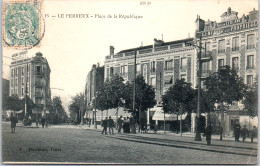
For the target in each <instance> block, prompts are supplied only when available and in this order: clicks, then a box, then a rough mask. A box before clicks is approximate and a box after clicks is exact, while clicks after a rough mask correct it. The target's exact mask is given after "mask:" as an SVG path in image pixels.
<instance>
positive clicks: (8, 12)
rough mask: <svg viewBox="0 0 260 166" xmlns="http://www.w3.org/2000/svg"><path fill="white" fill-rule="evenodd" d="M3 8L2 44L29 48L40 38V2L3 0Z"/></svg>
mask: <svg viewBox="0 0 260 166" xmlns="http://www.w3.org/2000/svg"><path fill="white" fill-rule="evenodd" d="M3 5H4V10H3V45H4V46H7V47H22V48H30V47H34V46H38V45H39V43H40V40H41V38H42V33H41V30H42V29H41V16H40V14H41V13H40V2H34V3H29V2H23V1H21V2H18V1H16V2H5V3H4V4H3Z"/></svg>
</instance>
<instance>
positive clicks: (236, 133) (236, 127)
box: [234, 121, 241, 141]
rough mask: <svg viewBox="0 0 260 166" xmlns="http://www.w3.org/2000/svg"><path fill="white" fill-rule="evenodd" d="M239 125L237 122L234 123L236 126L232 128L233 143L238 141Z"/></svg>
mask: <svg viewBox="0 0 260 166" xmlns="http://www.w3.org/2000/svg"><path fill="white" fill-rule="evenodd" d="M240 129H241V127H240V124H239V123H238V121H236V124H235V126H234V135H235V141H239V136H240Z"/></svg>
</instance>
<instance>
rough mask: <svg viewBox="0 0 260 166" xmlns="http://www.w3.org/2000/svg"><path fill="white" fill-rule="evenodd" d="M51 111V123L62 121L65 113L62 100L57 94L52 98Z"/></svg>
mask: <svg viewBox="0 0 260 166" xmlns="http://www.w3.org/2000/svg"><path fill="white" fill-rule="evenodd" d="M52 112H53V113H54V120H53V123H61V122H64V120H65V118H66V115H67V114H66V112H65V110H64V108H63V106H62V101H61V99H60V97H58V96H55V97H53V99H52Z"/></svg>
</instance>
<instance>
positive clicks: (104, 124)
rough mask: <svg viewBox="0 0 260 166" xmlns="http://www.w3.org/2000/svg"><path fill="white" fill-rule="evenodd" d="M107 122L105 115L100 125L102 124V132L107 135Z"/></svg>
mask: <svg viewBox="0 0 260 166" xmlns="http://www.w3.org/2000/svg"><path fill="white" fill-rule="evenodd" d="M107 123H108V119H107V117H106V119H105V120H103V123H102V126H103V130H102V134H104V132H105V134H106V135H107Z"/></svg>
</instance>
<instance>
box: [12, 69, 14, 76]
mask: <svg viewBox="0 0 260 166" xmlns="http://www.w3.org/2000/svg"><path fill="white" fill-rule="evenodd" d="M11 76H12V77H13V76H14V69H12V74H11Z"/></svg>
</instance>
